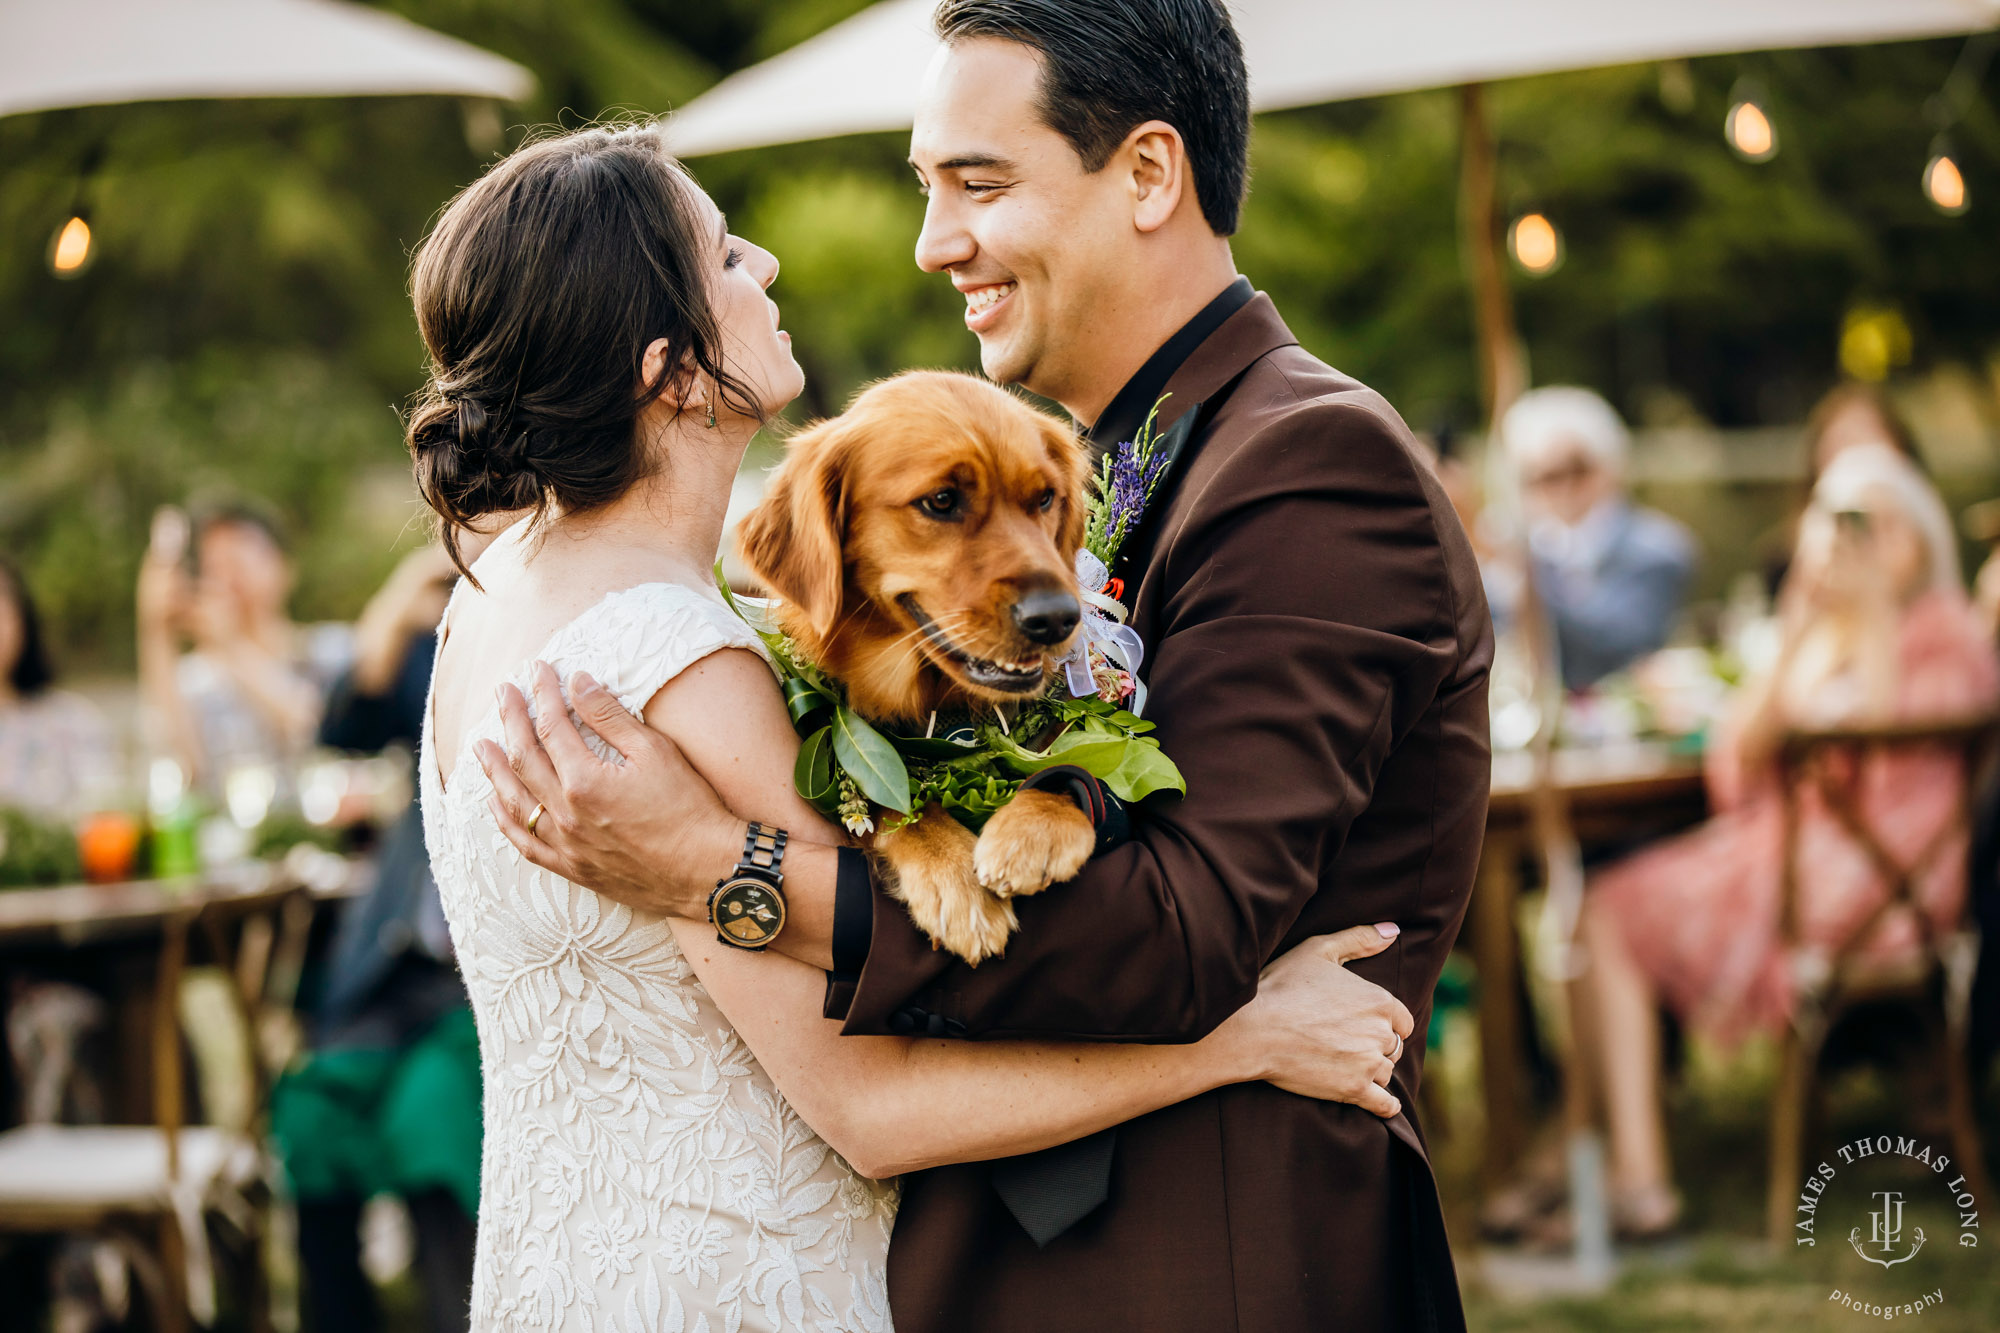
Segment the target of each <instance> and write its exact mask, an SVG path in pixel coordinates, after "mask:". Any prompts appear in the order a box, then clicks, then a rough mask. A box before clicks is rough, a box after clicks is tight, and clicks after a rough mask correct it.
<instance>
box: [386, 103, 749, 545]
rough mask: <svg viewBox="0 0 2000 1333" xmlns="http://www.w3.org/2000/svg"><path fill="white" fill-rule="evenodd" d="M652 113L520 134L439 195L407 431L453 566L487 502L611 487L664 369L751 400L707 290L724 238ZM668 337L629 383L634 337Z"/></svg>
mask: <svg viewBox="0 0 2000 1333" xmlns="http://www.w3.org/2000/svg"><path fill="white" fill-rule="evenodd" d="M695 193H696V187H695V185H694V183H693V181H692V180H691V179H689V177H688V175H687V173H686V171H685V169H683V168H682V166H681V165H680V163H679V162H677V161H676V160H675V159H674V158H673V156H672V155H671V154H670V153H668V152H667V149H666V145H665V143H664V142H663V140H662V137H661V132H660V127H659V126H658V125H657V124H653V123H646V124H638V125H625V126H593V127H591V128H588V129H581V130H576V131H572V132H569V133H565V134H560V135H554V136H551V137H547V138H542V139H536V140H534V141H531V142H529V143H527V144H525V145H523V146H522V147H521V148H519V149H517V150H516V151H515V152H514V153H512V154H511V155H509V156H508V157H506V158H504V159H503V160H501V161H500V162H499V163H498V164H497V165H496V166H494V167H493V169H492V170H490V171H488V172H487V173H486V174H485V175H484V176H482V177H480V178H479V179H478V180H477V181H475V182H473V183H472V184H471V185H469V186H467V187H466V188H465V190H463V191H462V192H460V194H459V195H458V197H457V198H455V199H453V200H452V201H451V203H449V204H448V205H446V206H445V209H444V211H443V213H442V214H440V215H439V217H438V221H437V225H436V226H435V227H434V228H433V229H432V231H431V234H430V235H429V236H428V237H427V238H425V240H424V241H423V243H422V244H421V245H420V246H419V247H418V249H417V256H416V263H415V267H414V271H413V274H412V278H411V294H412V298H413V300H414V302H415V304H416V311H417V328H418V330H419V331H420V332H421V333H422V335H423V339H424V346H425V347H426V348H427V349H428V350H429V352H430V362H431V364H430V377H429V380H428V382H427V383H426V384H425V386H424V388H423V389H422V390H421V391H420V392H419V394H418V396H417V400H416V403H415V405H414V407H413V408H412V410H411V413H410V418H409V423H408V429H407V438H408V442H409V446H410V453H411V455H412V456H413V457H414V458H415V460H416V477H417V488H418V490H419V491H420V492H421V493H422V494H423V497H424V502H425V503H426V504H428V505H429V506H430V507H431V508H432V509H433V510H434V511H436V513H437V515H438V518H439V519H440V521H441V526H442V528H443V537H444V544H445V549H446V550H447V551H449V552H450V553H451V558H452V562H453V563H454V564H456V565H457V566H458V568H459V570H460V571H461V572H464V573H466V576H467V577H468V578H470V577H471V575H470V572H469V571H467V570H466V566H465V562H464V560H463V559H462V558H461V556H460V554H459V544H458V531H459V529H461V528H464V527H466V526H468V525H469V524H471V523H473V522H474V521H475V520H477V519H479V518H481V517H483V516H485V515H488V514H496V513H508V512H514V511H520V510H532V511H533V512H534V514H535V517H536V518H538V519H539V518H540V517H541V516H542V515H544V514H545V513H547V512H548V509H549V507H550V506H551V505H554V506H558V507H559V508H561V509H562V510H563V511H564V512H566V513H577V512H581V511H584V510H589V509H594V508H597V507H599V506H601V505H605V504H609V503H610V502H611V501H613V500H615V499H617V498H618V497H619V496H620V495H622V494H624V493H625V491H626V490H627V489H629V488H630V487H631V486H632V485H633V484H634V483H635V482H637V481H639V480H640V479H641V478H643V477H644V476H645V475H646V473H647V471H648V467H649V459H648V456H647V452H646V448H645V445H644V442H643V441H641V440H640V439H639V438H638V431H637V429H636V425H637V421H638V415H639V409H640V407H641V406H642V405H643V404H644V403H646V402H647V401H649V400H650V399H652V398H653V397H655V396H657V395H658V394H660V393H661V392H663V391H664V390H666V388H667V387H668V381H670V380H672V379H674V378H675V375H676V372H682V371H685V372H686V373H685V376H684V378H682V379H681V380H680V381H679V383H678V386H677V388H678V392H679V393H680V394H681V395H682V399H681V401H682V402H683V403H684V402H685V396H686V394H687V393H688V391H689V389H690V388H691V387H692V385H694V384H696V383H699V382H701V381H704V380H705V381H708V382H710V383H712V384H713V385H714V386H715V387H714V389H713V390H712V392H713V393H714V394H716V395H719V396H721V397H722V398H723V399H724V400H725V401H726V402H728V403H729V404H730V405H731V406H733V407H734V408H735V409H736V410H738V411H740V412H743V413H745V414H746V415H751V416H755V415H757V414H758V411H759V409H758V404H757V402H756V399H755V397H754V396H753V395H752V394H751V393H750V392H749V391H748V390H747V389H746V388H745V386H744V385H743V384H742V382H741V381H740V380H738V379H737V378H735V377H734V376H733V375H731V374H730V373H729V372H728V370H727V369H726V368H725V366H724V364H723V354H722V330H721V327H720V326H719V324H718V323H717V321H716V318H715V313H714V311H713V310H712V309H711V308H710V305H709V293H710V285H709V284H710V276H709V275H710V271H711V270H712V269H715V268H717V267H719V263H720V261H719V258H718V255H719V248H720V238H719V237H718V236H716V235H714V234H712V233H710V232H709V231H708V228H707V226H706V225H705V222H704V213H703V212H702V210H700V209H699V208H698V207H697V206H696V202H695ZM658 338H665V339H666V340H667V343H668V345H669V353H668V356H667V358H666V366H665V368H664V369H663V370H662V372H661V374H660V375H659V377H658V378H656V379H655V380H654V381H653V382H651V383H646V384H642V383H641V378H642V375H643V361H644V357H645V352H646V348H647V347H648V346H649V345H650V344H651V343H652V342H653V341H654V340H655V339H658Z"/></svg>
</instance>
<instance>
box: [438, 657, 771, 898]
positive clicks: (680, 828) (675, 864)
mask: <svg viewBox="0 0 2000 1333" xmlns="http://www.w3.org/2000/svg"><path fill="white" fill-rule="evenodd" d="M532 687H533V690H534V694H535V711H534V716H533V717H530V716H529V713H528V706H527V701H526V700H525V699H524V698H523V697H522V695H521V692H520V691H519V690H517V689H515V688H514V687H513V686H512V685H502V686H501V687H500V691H499V696H500V718H501V722H502V724H503V726H504V728H505V731H506V739H507V746H506V748H505V749H504V750H503V749H501V747H500V746H498V745H495V744H494V743H493V742H492V741H489V740H482V741H480V742H479V743H478V744H477V745H476V746H475V747H474V748H475V751H476V753H477V754H478V757H479V766H480V767H481V768H483V769H484V770H486V776H487V778H488V779H490V780H491V781H492V783H493V795H492V797H491V798H489V800H488V802H487V807H488V809H489V810H491V812H492V814H493V819H494V821H495V822H496V823H497V824H499V826H500V832H501V833H502V834H503V835H505V837H506V839H507V841H508V842H510V843H512V844H513V845H514V849H515V850H516V851H518V852H520V854H521V855H522V856H523V857H524V858H526V859H527V860H528V861H530V862H532V863H533V864H535V865H538V866H540V867H541V868H542V869H544V870H549V871H553V872H554V873H555V874H558V875H561V876H562V877H563V878H564V879H567V880H569V881H571V882H572V883H576V884H582V885H584V886H585V887H587V888H592V889H595V890H597V891H598V892H599V893H602V894H605V895H606V896H608V897H611V898H615V899H617V900H618V901H619V902H622V903H625V904H627V905H629V906H632V907H640V908H644V909H646V910H648V911H654V912H660V913H662V914H665V915H670V916H699V915H701V912H700V910H699V907H700V904H701V902H702V901H703V900H704V899H705V897H706V894H707V892H708V889H709V887H710V883H709V882H703V875H702V872H704V871H705V872H706V880H707V881H710V882H712V881H713V879H714V877H715V875H716V873H717V872H718V870H720V869H726V868H727V867H728V866H729V865H730V863H731V862H732V861H733V860H734V858H735V856H736V853H737V844H740V843H741V842H742V838H743V825H742V822H741V821H739V820H737V819H736V818H735V816H734V815H732V814H730V812H729V810H728V809H727V807H725V806H724V805H723V803H722V800H721V798H720V797H718V796H717V795H716V794H715V789H714V788H713V787H711V786H710V785H709V784H708V783H707V782H706V781H705V780H704V779H703V778H702V776H701V775H700V774H699V773H697V772H695V770H694V768H693V767H692V766H691V765H690V764H689V763H688V761H687V760H686V758H685V757H683V756H682V754H681V752H680V749H679V747H677V746H676V745H675V744H674V743H673V742H672V741H671V740H669V739H667V738H666V737H665V736H662V735H661V734H660V733H659V732H657V731H654V730H653V729H652V728H651V727H649V726H647V725H646V724H645V723H644V722H641V721H640V720H639V719H637V718H635V717H633V716H632V714H630V713H629V712H627V711H626V710H625V706H624V705H623V704H622V703H620V702H619V701H618V699H617V697H616V696H614V695H613V694H612V693H611V692H610V691H609V690H607V689H605V688H604V687H603V686H602V685H600V684H598V683H597V682H596V681H595V680H593V679H591V678H590V677H589V676H587V675H583V674H578V675H577V676H574V677H572V678H571V680H570V705H571V706H572V707H574V708H575V710H576V714H577V716H578V717H580V718H582V719H583V721H584V723H585V724H586V725H588V726H589V727H590V729H591V730H592V731H594V732H596V733H597V735H598V736H599V738H601V739H602V740H603V741H604V743H605V744H607V745H609V746H610V747H611V748H612V749H613V750H614V751H616V752H617V754H618V756H619V758H620V759H622V760H623V761H624V762H622V763H611V762H607V761H605V760H602V759H599V758H598V757H597V755H596V754H594V753H593V752H592V751H591V749H590V747H589V746H588V745H586V744H585V743H584V739H583V733H582V732H580V731H579V730H577V727H576V725H575V723H573V722H572V721H571V720H570V715H569V709H567V708H565V707H564V706H563V699H562V694H561V692H560V689H559V687H558V682H557V680H556V673H555V671H554V669H553V668H551V667H550V666H549V665H548V664H547V663H543V662H538V663H536V664H535V670H534V680H533V686H532ZM537 806H540V807H541V813H540V815H536V814H535V809H536V807H537ZM531 818H532V820H533V823H534V828H533V829H532V830H530V829H529V827H528V824H529V822H530V820H531ZM709 844H714V850H713V851H712V853H711V854H709V855H705V856H704V855H700V854H698V852H699V849H702V848H705V847H708V846H709Z"/></svg>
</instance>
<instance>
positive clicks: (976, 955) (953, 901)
mask: <svg viewBox="0 0 2000 1333" xmlns="http://www.w3.org/2000/svg"><path fill="white" fill-rule="evenodd" d="M973 851H974V842H973V836H972V833H971V832H970V831H969V830H968V829H967V828H966V827H965V826H964V825H963V824H961V823H959V822H958V821H957V820H955V819H953V818H952V817H951V816H950V815H947V814H945V813H944V812H943V811H942V810H937V809H932V810H927V811H925V812H924V816H923V818H921V819H919V820H918V821H917V822H916V823H914V824H911V825H909V826H908V827H906V828H901V829H897V830H895V831H894V832H893V833H885V834H882V835H879V836H878V837H877V838H876V839H875V855H876V856H877V858H878V859H879V860H881V861H882V862H883V863H885V864H886V866H887V867H888V870H889V872H890V873H889V874H888V875H887V876H886V877H885V879H886V883H887V888H888V891H889V893H890V895H891V896H893V897H895V898H897V899H898V900H900V901H901V902H902V904H903V906H904V907H905V908H907V909H908V910H909V913H910V920H911V921H913V922H915V923H916V926H917V929H919V930H921V931H923V932H924V934H926V935H928V936H929V937H930V940H931V943H932V944H933V945H935V946H937V947H938V948H941V949H944V950H946V951H947V952H950V953H954V954H957V955H958V956H959V957H960V958H963V959H964V960H965V961H966V962H968V963H972V964H975V965H976V964H978V963H981V962H983V961H985V960H986V959H988V958H997V957H999V956H1000V954H1001V953H1003V952H1004V951H1005V950H1006V948H1007V940H1008V938H1009V937H1010V936H1012V935H1013V933H1014V928H1015V926H1016V925H1018V924H1019V923H1018V922H1017V921H1016V920H1015V917H1014V908H1013V906H1012V905H1011V904H1010V903H1008V902H1007V901H1006V900H1005V899H1003V898H1000V897H996V896H995V895H994V894H991V893H988V892H987V891H986V890H985V889H983V888H981V887H980V886H979V881H978V880H977V879H976V878H974V876H973V873H972V857H973Z"/></svg>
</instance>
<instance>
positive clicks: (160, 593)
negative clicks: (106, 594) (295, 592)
mask: <svg viewBox="0 0 2000 1333" xmlns="http://www.w3.org/2000/svg"><path fill="white" fill-rule="evenodd" d="M190 538H191V539H192V555H193V562H192V566H191V568H190V566H189V565H188V563H187V561H186V557H187V556H188V554H189V552H190V545H189V543H190ZM291 591H292V566H291V561H290V559H289V558H288V557H287V556H286V554H285V546H284V541H283V539H282V538H281V537H280V535H279V531H278V526H277V524H276V522H275V521H274V520H272V519H271V518H270V517H268V516H267V515H265V514H264V513H263V512H262V511H261V510H259V509H257V508H254V507H252V506H249V505H240V504H238V505H228V506H222V507H216V508H212V509H208V510H206V511H203V512H201V513H199V514H197V516H196V517H195V519H194V520H193V522H192V524H190V522H189V520H188V519H187V518H186V517H184V516H183V515H182V514H181V513H180V511H179V510H175V509H163V510H161V511H160V512H159V513H158V514H157V515H155V516H154V520H153V539H152V542H151V544H150V546H149V547H148V549H147V553H146V558H145V561H144V563H143V564H142V566H141V567H140V571H139V599H138V600H139V687H140V694H141V698H142V699H143V701H144V703H145V704H146V707H147V709H148V712H149V714H150V720H151V721H152V722H153V723H154V724H155V725H156V726H157V727H158V729H159V732H160V734H159V737H158V740H159V741H160V743H161V744H162V746H163V748H164V749H165V751H166V752H167V753H168V754H169V755H171V756H172V757H173V758H174V759H176V760H177V761H178V762H179V763H180V765H181V771H182V772H183V773H185V774H186V775H187V778H188V781H189V783H190V785H192V786H196V787H199V788H201V789H203V790H206V791H208V792H209V793H210V794H211V795H213V794H215V793H217V792H219V791H220V789H221V784H222V780H223V779H224V777H225V776H226V775H227V773H228V771H229V770H230V769H231V768H233V767H235V766H237V765H239V764H261V765H268V766H270V767H271V768H272V769H273V770H274V771H275V772H276V774H277V775H278V777H279V781H280V784H281V787H282V785H283V783H284V781H285V777H286V775H287V774H288V773H289V771H290V768H291V766H292V765H293V764H294V763H295V762H296V761H297V760H298V759H299V758H300V756H301V755H303V753H304V752H305V750H306V748H307V747H308V746H310V745H311V744H312V740H313V732H314V729H315V727H316V726H317V725H318V723H319V716H320V708H321V705H322V702H323V700H324V699H325V695H326V688H327V686H328V685H329V684H330V683H331V682H332V679H333V677H334V676H335V675H336V674H338V672H339V671H340V670H341V668H342V667H344V666H345V665H346V662H347V659H348V656H349V654H350V651H351V647H350V645H351V638H350V635H349V632H348V630H347V628H346V627H345V626H339V625H323V626H312V627H306V626H300V625H296V624H294V623H293V622H292V619H291V616H290V614H289V613H288V612H287V610H286V602H287V600H288V599H289V598H290V596H291ZM183 641H187V642H188V643H189V644H190V647H189V650H188V651H187V652H185V653H183V652H182V651H181V646H182V643H183Z"/></svg>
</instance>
